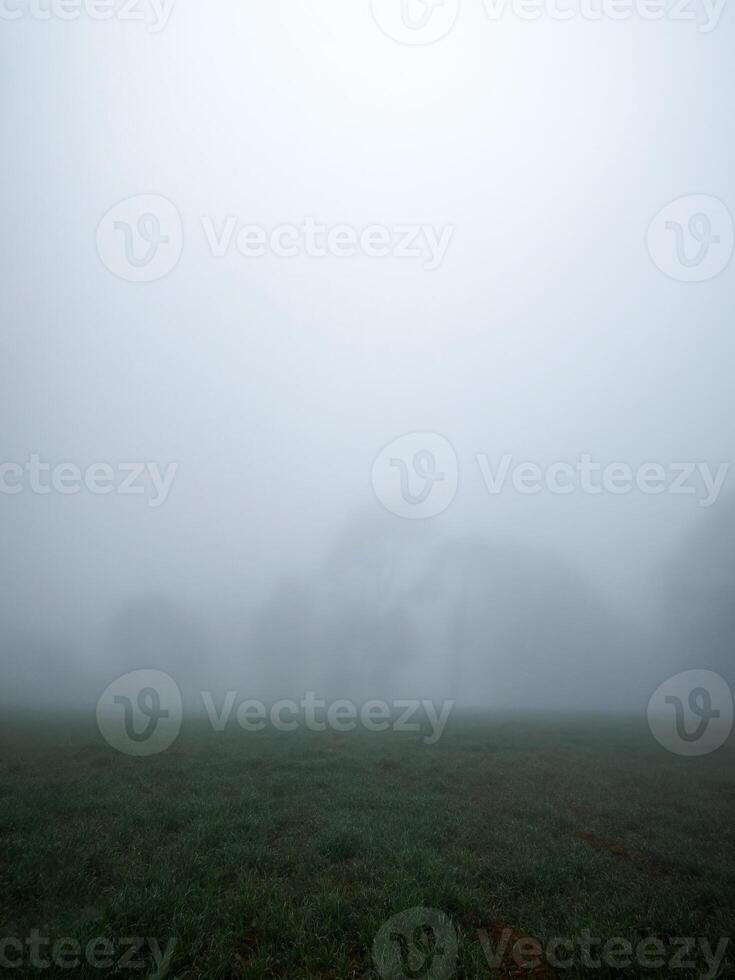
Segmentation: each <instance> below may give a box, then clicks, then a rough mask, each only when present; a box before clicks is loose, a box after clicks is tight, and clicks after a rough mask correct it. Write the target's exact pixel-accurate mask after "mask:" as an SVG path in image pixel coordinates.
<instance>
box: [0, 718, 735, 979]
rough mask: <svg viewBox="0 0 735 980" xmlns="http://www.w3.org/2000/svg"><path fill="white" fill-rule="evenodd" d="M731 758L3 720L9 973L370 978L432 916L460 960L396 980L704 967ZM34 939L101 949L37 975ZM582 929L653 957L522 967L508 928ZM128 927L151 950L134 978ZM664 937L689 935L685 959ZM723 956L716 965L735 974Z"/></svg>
mask: <svg viewBox="0 0 735 980" xmlns="http://www.w3.org/2000/svg"><path fill="white" fill-rule="evenodd" d="M733 763H735V751H733V746H732V743H729V744H728V745H726V746H725V747H723V748H722V749H720V750H719V751H718V752H716V753H714V754H713V755H711V756H708V757H704V758H699V759H684V758H679V757H677V756H675V755H671V754H669V753H667V752H666V751H665V750H663V749H662V748H660V747H659V746H658V745H657V744H656V743H655V742H654V740H653V739H652V738H651V736H650V735H649V734H648V731H647V729H646V728H645V725H640V724H638V723H637V722H631V721H625V722H621V721H613V720H606V721H600V720H589V719H582V718H579V719H561V720H560V719H546V720H540V719H536V720H519V719H515V720H513V719H508V718H495V719H490V718H488V719H479V718H465V719H464V720H461V721H454V722H452V723H451V724H450V726H449V728H448V729H447V731H446V733H445V735H444V737H443V738H442V740H441V741H440V742H439V743H438V744H437V745H433V746H427V745H425V744H424V743H423V742H422V741H421V739H420V738H419V737H417V736H412V735H396V734H386V735H367V734H362V735H358V734H351V735H344V736H339V735H334V734H328V733H325V734H315V733H309V734H301V733H293V734H268V733H263V734H257V735H255V734H246V733H244V732H242V731H241V730H235V731H232V732H227V733H225V734H214V733H212V732H211V731H210V730H208V729H207V728H206V727H205V726H204V725H203V724H202V725H201V726H198V725H197V724H195V723H190V724H189V726H188V727H185V729H184V732H183V733H182V735H181V736H180V738H179V740H178V741H177V742H176V744H175V745H174V746H173V748H171V749H170V750H169V751H168V752H166V753H163V754H161V755H159V756H155V757H151V758H147V759H136V758H130V757H127V756H124V755H120V754H118V753H116V752H115V751H114V750H113V749H112V748H109V747H108V746H107V745H106V744H105V743H104V742H102V740H101V738H100V737H99V735H98V734H97V733H96V731H95V730H93V729H91V728H87V727H86V726H85V724H84V723H82V722H78V721H75V720H70V719H57V720H47V721H46V722H44V723H42V724H41V723H35V724H33V725H31V723H30V722H25V723H24V722H22V721H19V720H17V719H16V720H14V721H12V722H10V721H8V720H7V719H6V721H5V722H4V723H3V726H2V749H1V750H0V794H1V795H0V936H5V937H15V938H16V939H19V940H20V941H22V942H23V943H24V947H23V951H22V953H21V952H20V951H19V947H12V948H11V947H6V951H5V955H6V957H7V958H8V960H9V961H10V962H15V961H16V960H20V959H21V957H22V961H21V962H20V965H19V966H18V967H16V968H14V969H6V970H4V971H3V973H4V974H6V975H8V976H18V977H26V976H44V977H57V976H58V977H72V976H73V977H100V976H130V977H135V976H140V977H153V976H156V975H158V976H167V977H171V978H181V980H183V978H186V980H218V978H223V980H224V978H236V977H237V978H253V980H260V978H263V977H279V978H292V980H301V978H303V980H307V978H317V977H334V978H345V980H347V978H355V977H360V978H376V980H377V978H379V977H380V973H379V972H378V971H377V970H376V967H375V962H374V960H373V955H372V947H373V941H374V939H375V937H376V934H377V933H378V931H379V930H380V928H381V926H382V925H383V923H384V922H386V920H388V919H390V918H391V917H392V916H395V915H397V914H398V913H400V912H403V911H404V910H408V909H412V908H416V907H427V908H432V909H438V910H441V911H443V912H444V913H445V914H446V915H447V916H448V917H449V919H451V922H452V925H453V928H454V930H456V936H457V941H458V954H457V958H456V964H454V963H450V964H449V965H447V960H446V959H443V960H442V957H441V956H440V955H439V954H441V953H442V949H440V948H439V947H438V946H432V943H433V942H434V940H433V939H432V937H431V935H430V934H429V933H426V932H424V933H418V932H417V933H416V934H415V941H416V944H417V945H416V947H415V948H413V950H412V952H411V956H408V958H407V959H406V960H405V962H406V963H407V964H408V966H407V970H406V972H405V976H411V977H424V976H426V977H429V978H431V980H435V978H436V980H445V978H448V977H449V976H455V977H488V976H499V977H502V976H507V977H510V976H569V977H578V976H599V977H607V976H682V977H684V976H703V975H708V974H707V970H708V968H707V965H706V962H705V960H704V959H703V956H702V953H701V948H700V946H699V943H700V941H701V940H703V939H704V940H707V941H708V942H709V943H710V944H711V947H712V950H716V949H717V947H718V943H719V942H720V939H721V938H722V937H728V936H729V935H730V931H731V927H732V923H733V921H735V878H734V876H733V871H734V870H735V847H734V845H735V824H734V822H733V816H735V806H734V804H735V766H734V764H733ZM34 929H35V930H38V932H39V933H40V934H41V936H42V937H43V938H44V939H48V940H50V941H53V940H58V939H61V938H63V937H71V938H72V939H74V940H75V941H77V942H78V943H79V944H80V946H81V947H82V948H85V947H86V946H87V944H89V943H90V942H92V941H93V940H96V939H97V937H105V938H106V939H107V940H108V941H109V943H110V946H109V947H108V948H106V949H105V948H104V947H103V946H100V947H95V950H96V953H95V955H96V956H97V957H98V958H97V959H96V960H93V962H95V963H96V964H97V965H96V966H92V965H90V962H89V960H88V958H87V959H85V958H84V957H82V961H81V962H80V963H79V964H78V965H76V966H73V967H71V966H66V967H64V966H62V965H59V964H58V963H56V962H51V965H49V966H47V967H45V968H40V967H38V968H34V967H33V966H32V964H31V963H30V962H29V956H30V954H29V953H28V951H27V942H28V937H31V936H32V930H34ZM480 930H481V932H480ZM585 930H588V931H589V933H591V935H592V936H593V937H595V938H599V939H600V940H604V941H608V940H612V939H613V938H614V937H621V938H623V939H627V940H628V941H630V942H631V943H632V944H633V946H635V945H636V944H637V943H638V942H639V941H640V940H642V939H645V938H648V937H657V938H658V939H659V940H660V942H661V943H662V944H663V947H662V948H663V949H665V957H664V958H665V960H666V962H665V964H664V965H659V966H655V967H654V966H651V967H642V966H641V965H640V964H638V963H636V964H635V965H631V966H630V967H627V968H625V967H624V968H615V966H614V965H609V964H608V965H602V966H600V967H595V966H592V965H590V963H589V962H587V965H585V960H584V957H585V955H586V954H585V953H584V952H580V951H579V950H578V949H577V948H576V946H575V947H574V949H573V951H572V956H573V959H574V962H573V963H572V964H569V963H568V959H567V957H568V952H564V954H563V955H564V959H565V962H564V965H563V966H559V965H558V964H557V965H554V964H553V963H550V962H549V960H548V958H547V957H546V954H545V953H543V954H542V955H541V957H540V958H538V960H539V961H538V962H537V963H536V965H535V966H533V968H529V969H525V968H524V967H522V966H519V965H518V963H517V962H516V960H515V959H514V958H513V955H512V950H513V949H515V950H516V952H517V950H518V947H514V944H515V942H516V940H517V939H519V938H521V937H535V938H536V939H538V940H540V942H541V945H542V947H545V944H546V943H547V942H548V941H549V940H550V939H551V938H555V937H565V938H569V939H573V938H574V937H579V936H580V935H582V934H583V933H584V931H585ZM503 935H505V936H506V938H507V937H508V936H510V937H511V939H510V943H509V948H507V949H506V951H505V954H504V955H502V957H501V961H500V963H499V964H498V965H497V968H495V969H491V966H490V965H489V963H488V960H487V957H486V953H487V952H488V951H490V952H492V951H493V950H494V949H498V944H502V941H503ZM128 937H141V938H142V939H146V942H145V943H144V944H143V947H142V951H141V952H140V953H136V954H135V956H134V957H133V965H132V966H131V965H129V964H125V963H121V962H120V960H121V958H122V956H123V954H125V956H127V957H128V959H129V958H130V956H131V955H132V950H130V949H129V947H126V946H125V943H124V942H123V940H125V939H127V938H128ZM147 937H151V938H154V939H155V940H156V941H157V943H158V944H160V954H159V959H162V960H163V961H164V962H163V966H162V968H161V969H160V970H158V972H157V967H156V960H155V956H154V952H155V950H156V947H155V946H154V945H153V944H150V943H148V942H147ZM677 937H692V938H696V940H697V943H698V945H697V950H696V952H695V954H693V955H692V956H690V955H689V954H688V953H687V954H686V955H684V952H685V951H684V950H683V949H682V948H681V947H680V944H677V942H676V939H677ZM171 940H175V943H174V944H173V946H169V945H168V944H169V942H170V941H171ZM483 941H484V942H483ZM407 942H408V943H409V944H410V943H411V942H413V939H411V937H409V939H408V940H407ZM422 944H423V946H422ZM404 945H405V944H404ZM422 948H423V950H424V953H425V954H426V955H425V964H424V966H422V965H421V962H422V955H423V954H422ZM707 948H708V947H707ZM167 950H168V952H169V954H170V955H169V957H168V959H166V955H165V953H166V951H167ZM67 953H68V955H69V957H70V960H71V959H73V955H72V953H71V952H68V951H67ZM593 953H594V950H593ZM47 954H48V948H47ZM406 955H408V954H406ZM675 955H678V956H679V960H682V959H683V960H684V962H694V961H695V960H696V967H692V966H689V967H682V968H678V967H677V966H676V963H674V962H673V959H674V956H675ZM141 956H142V958H143V960H144V961H145V966H144V967H142V966H140V965H139V964H140V962H141V960H140V957H141ZM434 956H436V957H437V958H438V959H437V960H436V961H434V960H433V959H432V957H434ZM728 957H729V960H730V961H735V954H733V953H732V950H731V948H728V951H727V954H726V955H725V958H724V959H723V960H722V962H721V963H720V964H719V967H718V968H717V969H716V973H715V974H714V975H718V976H732V975H733V971H732V967H731V966H730V965H729V964H728ZM608 958H609V957H608ZM56 959H58V957H56ZM653 959H654V960H655V957H653ZM103 961H104V965H99V964H100V963H102V962H103ZM49 962H50V960H49ZM61 962H62V963H63V962H64V961H63V960H62V961H61ZM614 962H615V961H613V964H614ZM136 964H138V965H137V967H136ZM426 964H430V966H429V968H428V969H426ZM6 966H7V964H6ZM383 969H384V970H385V967H384V966H383ZM432 970H433V972H431V971H432ZM386 975H394V976H396V977H397V976H402V975H404V974H401V973H396V974H389V973H388V974H386ZM709 975H711V973H710V974H709Z"/></svg>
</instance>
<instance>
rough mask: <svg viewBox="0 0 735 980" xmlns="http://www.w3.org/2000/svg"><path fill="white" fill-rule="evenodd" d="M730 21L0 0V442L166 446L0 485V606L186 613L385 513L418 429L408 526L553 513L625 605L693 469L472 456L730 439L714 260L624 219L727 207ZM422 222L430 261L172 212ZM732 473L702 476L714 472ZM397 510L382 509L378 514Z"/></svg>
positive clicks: (650, 598)
mask: <svg viewBox="0 0 735 980" xmlns="http://www.w3.org/2000/svg"><path fill="white" fill-rule="evenodd" d="M733 32H735V21H733V13H732V11H731V10H728V9H725V10H724V12H723V14H722V17H721V20H720V22H719V24H718V26H717V28H716V29H715V30H713V31H711V32H710V33H701V32H699V31H698V30H697V27H696V25H695V24H692V23H668V22H666V21H662V22H656V23H644V22H641V21H637V20H635V19H633V20H631V21H628V22H624V23H610V22H608V23H604V22H603V23H595V22H588V21H584V20H582V19H576V20H573V21H570V22H568V23H560V22H554V21H551V20H549V19H543V18H542V19H541V20H540V21H538V22H536V23H525V22H522V21H520V20H518V19H513V18H512V17H510V18H509V19H507V20H504V21H503V22H502V23H491V22H490V21H489V20H488V18H487V17H486V16H485V13H484V12H483V9H482V4H481V2H480V0H477V2H474V3H471V2H468V0H464V3H463V6H462V9H461V14H460V17H459V19H458V22H457V24H456V26H455V28H454V30H453V31H452V32H451V33H450V34H449V35H448V36H447V37H445V38H443V39H442V40H441V41H438V42H437V43H435V44H431V45H427V46H418V47H409V46H406V45H403V44H400V43H397V42H396V41H394V40H392V39H391V38H389V37H387V36H386V35H385V34H384V33H383V32H381V30H380V29H379V28H378V26H377V25H376V23H375V21H374V20H373V18H372V16H371V12H370V4H369V3H368V2H362V0H360V2H357V0H354V2H353V0H350V2H345V0H319V2H315V3H310V4H304V3H298V2H296V0H268V2H266V3H262V2H261V3H255V2H252V0H243V2H239V3H236V2H234V0H216V2H211V3H207V4H206V5H202V4H196V3H194V2H193V0H178V2H177V3H175V5H174V7H173V9H172V10H171V11H170V18H169V19H168V22H167V23H166V25H165V27H164V28H163V29H162V30H160V31H159V32H157V33H153V32H151V31H149V30H148V29H147V28H146V25H145V24H141V23H120V22H118V21H116V20H111V21H110V22H104V23H102V22H95V21H92V20H90V19H89V18H85V17H81V18H80V19H79V20H76V21H73V22H69V23H64V22H61V21H59V20H58V19H56V20H53V19H52V20H51V21H48V22H42V21H38V20H34V19H33V18H31V17H24V18H21V19H18V20H16V21H0V48H1V55H0V119H1V120H2V134H3V140H2V154H1V155H0V179H1V180H2V187H3V193H2V199H3V209H2V214H3V222H2V224H3V230H4V234H3V235H2V243H1V244H0V249H1V250H2V252H1V262H2V278H3V288H2V291H1V292H0V318H1V323H2V328H1V330H2V334H1V336H2V355H1V356H0V399H2V412H1V414H0V455H1V456H2V459H3V461H17V462H20V463H21V464H22V463H24V462H25V461H26V460H27V459H28V458H29V456H30V455H31V454H38V456H39V457H41V458H42V459H44V460H47V461H50V462H52V463H60V462H64V461H70V462H73V463H75V464H77V465H78V466H80V467H82V468H84V467H88V466H90V465H91V464H92V463H97V462H108V463H110V464H112V465H117V464H118V463H119V462H120V461H137V460H140V461H155V462H157V463H158V464H160V465H161V466H166V465H167V464H169V463H177V464H178V471H177V474H176V478H175V481H174V484H173V486H172V489H171V492H170V494H169V496H168V498H167V499H166V501H165V503H164V504H163V505H162V506H160V507H158V508H151V507H150V506H149V505H148V503H149V501H148V499H147V498H146V497H145V496H125V495H117V494H110V495H108V496H94V495H90V494H89V493H85V492H82V493H79V494H77V495H69V496H64V495H60V494H58V493H52V494H49V495H44V496H41V495H38V494H33V493H31V492H28V491H25V490H24V492H22V493H18V494H15V495H12V496H11V495H5V496H0V528H2V553H3V563H2V580H1V581H0V586H1V588H2V595H3V606H4V608H5V610H6V613H5V615H6V618H9V619H11V620H12V621H13V622H16V623H17V622H27V623H28V624H29V626H33V625H37V624H42V625H43V628H44V629H46V630H55V629H59V630H60V631H62V632H63V633H64V634H65V635H70V636H72V637H76V638H78V640H79V643H80V645H82V646H84V647H85V648H88V649H91V648H93V647H94V644H95V642H96V641H95V637H96V636H98V635H99V633H100V631H101V630H102V629H103V627H104V624H105V622H106V621H107V619H108V618H109V616H110V615H112V613H113V612H114V610H115V609H116V608H117V607H119V605H120V604H121V603H122V602H124V601H125V600H126V599H127V598H128V597H130V596H131V595H135V594H147V593H164V594H167V595H172V596H174V597H176V598H178V599H181V601H183V602H184V603H187V604H189V603H191V604H193V605H194V606H196V607H197V608H198V609H199V610H201V611H203V612H204V613H205V614H207V615H209V616H210V617H211V618H212V619H215V620H216V619H217V618H218V617H228V616H230V617H231V616H235V615H236V614H237V611H238V610H239V609H252V608H254V607H256V606H257V605H258V603H260V602H262V601H263V600H264V599H265V598H266V597H267V596H268V594H269V592H270V589H271V587H272V585H273V583H274V581H276V580H277V578H278V577H279V575H281V574H282V573H284V572H286V571H295V572H298V573H300V574H302V575H303V576H305V577H306V578H308V577H309V576H311V575H313V574H316V573H317V570H318V569H319V568H321V565H322V562H323V561H324V558H325V556H326V555H327V554H328V552H329V549H330V547H331V546H332V542H333V540H334V537H335V535H337V534H338V532H339V530H340V528H341V527H343V526H344V525H345V522H349V521H350V520H351V519H352V517H353V516H354V515H355V514H365V513H372V512H375V513H383V509H382V505H381V504H380V502H379V501H378V500H377V499H376V496H375V493H374V491H373V487H372V485H371V469H372V466H373V462H374V460H375V458H376V456H377V455H378V453H379V452H380V451H381V450H382V449H383V447H384V446H386V445H387V444H389V443H391V441H392V440H395V439H397V438H398V437H400V436H402V435H404V434H405V433H411V432H416V431H419V432H433V433H439V434H441V435H443V436H444V437H445V438H446V439H447V440H449V442H450V443H451V444H452V446H453V447H454V450H455V452H456V455H457V458H458V460H459V469H460V483H459V490H458V492H457V496H456V498H455V499H454V501H453V503H452V504H451V506H450V507H449V508H448V509H447V510H446V511H445V512H444V513H442V514H441V515H439V516H437V517H435V518H432V519H431V520H430V522H429V523H430V524H431V525H432V533H435V534H436V535H437V536H440V537H442V538H446V539H451V538H457V537H463V536H466V535H482V536H484V537H486V538H488V539H495V538H502V539H503V540H504V541H508V540H510V541H516V542H518V543H519V545H521V544H522V545H527V546H530V545H533V546H539V547H543V548H545V549H550V550H551V551H553V552H554V553H555V554H558V555H559V557H560V560H563V561H565V562H569V563H571V564H572V565H573V566H575V567H577V568H579V569H580V574H581V575H582V576H583V577H584V578H585V580H587V581H589V582H590V583H592V584H594V586H595V588H597V589H599V591H600V594H601V595H604V596H605V599H606V601H607V602H609V603H610V604H611V605H612V607H614V608H616V609H619V610H621V611H623V612H624V613H625V614H627V615H629V616H631V617H632V618H634V619H636V620H638V621H640V622H644V623H645V622H649V621H650V620H652V618H653V617H654V615H655V613H654V607H655V601H656V589H657V576H658V575H659V569H660V567H661V563H662V562H666V561H667V560H668V557H669V556H670V555H671V554H672V552H674V551H675V550H676V549H677V548H678V547H679V546H680V544H681V541H682V540H683V536H684V534H685V532H686V531H687V530H688V529H690V528H693V527H696V525H697V523H698V522H701V521H702V520H704V519H705V517H706V509H705V508H702V507H700V506H698V503H699V501H698V498H697V496H695V495H672V494H669V493H662V494H661V495H656V496H654V495H644V494H641V493H639V492H636V491H635V490H634V491H633V492H631V493H629V494H627V495H620V496H616V495H612V494H602V495H599V496H591V495H585V494H583V493H580V492H575V493H572V494H569V495H565V496H561V495H552V494H549V493H546V492H541V493H539V494H538V495H535V496H525V495H521V494H518V493H516V492H514V491H513V490H512V489H511V488H509V489H507V490H506V491H505V492H503V493H502V494H499V495H496V496H492V495H489V494H488V492H487V490H486V488H485V486H484V485H483V481H482V476H481V473H480V471H479V469H478V465H477V462H476V457H477V455H478V454H486V455H487V456H488V457H490V458H491V459H493V460H495V459H497V458H499V457H500V456H502V455H503V454H506V453H509V454H513V456H514V458H515V459H516V460H518V461H521V460H530V461H534V462H536V463H538V464H539V465H541V466H546V465H549V464H551V463H553V462H556V461H564V460H571V461H575V460H577V459H579V457H580V456H581V455H582V454H585V453H586V454H591V455H592V456H594V457H595V458H596V459H598V460H601V461H603V462H604V463H606V462H611V461H623V462H627V463H628V464H629V465H630V466H632V467H637V466H639V465H640V464H642V463H644V462H658V463H661V464H663V465H664V466H668V465H669V464H670V463H671V462H672V461H677V460H684V461H692V462H696V461H702V462H706V463H708V464H709V465H711V466H712V467H713V468H715V469H716V467H717V466H718V465H719V464H720V463H722V462H723V461H725V462H726V461H729V460H730V458H731V456H732V451H733V438H732V417H733V413H732V409H733V397H732V391H733V355H734V354H735V341H734V339H733V323H732V310H733V302H732V300H733V294H734V293H735V267H732V266H729V267H728V268H726V269H725V270H724V271H723V272H722V273H721V274H720V275H719V276H717V277H716V278H713V279H712V280H710V281H707V282H703V283H685V282H680V281H676V280H674V279H672V278H669V277H667V276H666V275H664V274H662V273H661V272H660V271H659V269H657V268H656V266H655V265H654V263H653V262H652V260H651V258H650V257H649V255H648V253H647V250H646V231H647V228H648V226H649V223H650V222H651V220H652V218H653V217H654V215H656V213H657V212H658V211H659V210H660V209H661V208H662V207H663V206H664V205H665V204H666V203H667V202H669V201H672V200H674V199H677V198H680V197H682V196H685V195H693V194H707V195H713V196H715V197H717V198H719V199H720V200H721V201H722V202H724V204H725V205H726V206H727V207H729V209H730V210H731V211H732V210H733V209H735V140H733V133H732V105H733V102H734V100H735V70H734V69H733V62H732V50H733ZM139 194H159V195H163V196H164V197H166V198H167V199H169V200H170V201H171V202H172V203H173V204H174V205H175V206H176V208H177V209H178V212H179V213H180V215H181V219H182V222H183V229H184V249H183V254H182V256H181V260H180V262H179V263H178V265H177V266H176V268H174V269H173V271H172V272H171V273H170V274H169V275H168V276H166V277H165V278H163V279H161V280H159V281H156V282H150V283H133V282H128V281H124V280H122V279H120V278H116V277H115V276H114V275H112V274H111V272H110V271H109V270H108V269H107V268H106V267H105V265H104V264H103V262H102V261H101V260H100V256H99V255H98V253H97V250H96V246H95V233H96V230H97V227H98V225H99V223H100V221H101V220H102V219H103V216H104V215H105V214H106V213H107V212H108V210H109V209H110V208H111V207H112V206H113V205H115V204H117V203H118V202H120V201H123V200H125V199H127V198H130V197H133V196H135V195H139ZM228 215H234V216H236V217H237V219H238V222H239V223H240V224H249V223H253V224H258V225H262V226H263V227H265V228H268V229H270V228H273V227H274V226H277V225H279V224H284V223H286V224H297V225H298V224H300V223H301V222H303V221H304V219H305V218H307V217H308V216H314V217H315V218H316V219H318V220H319V221H320V222H323V223H324V224H325V225H327V226H330V225H337V224H345V225H349V226H353V227H357V228H362V227H364V226H366V225H372V224H378V225H384V226H388V227H391V228H392V227H394V226H396V225H403V224H411V223H416V224H425V225H430V226H432V227H434V228H437V229H441V228H444V227H448V226H451V227H452V228H453V234H452V239H451V243H450V245H449V247H448V249H447V252H446V255H445V256H444V259H443V261H442V263H441V266H440V267H439V268H438V269H436V270H434V271H427V270H426V269H425V268H424V267H423V266H422V263H421V262H420V261H416V260H410V259H405V258H404V259H401V258H395V257H386V258H382V259H378V258H367V257H365V256H361V255H357V256H355V257H352V258H337V257H333V256H327V257H323V258H317V257H313V256H309V255H303V254H302V255H298V256H296V257H292V258H288V259H285V258H279V257H277V256H273V255H269V256H264V257H261V258H246V257H244V256H242V255H241V254H239V253H238V252H237V250H236V249H232V250H231V252H230V253H228V254H227V255H226V256H225V257H223V258H215V257H214V256H213V255H212V253H211V251H210V250H209V248H208V246H207V240H206V237H205V234H204V231H203V227H202V219H203V218H206V217H207V216H209V217H210V218H211V219H213V220H214V222H215V223H216V224H217V225H218V226H220V225H221V224H222V222H223V221H224V220H225V219H226V218H227V216H228ZM728 489H730V490H731V487H730V481H729V480H728V482H727V484H726V486H725V489H724V490H723V492H722V496H721V498H720V500H719V501H718V503H717V504H715V505H714V506H715V507H717V506H718V505H720V506H721V504H722V500H724V499H726V497H727V492H728ZM390 519H391V520H393V521H396V522H399V521H400V520H401V519H400V518H397V517H393V516H391V517H390Z"/></svg>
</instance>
